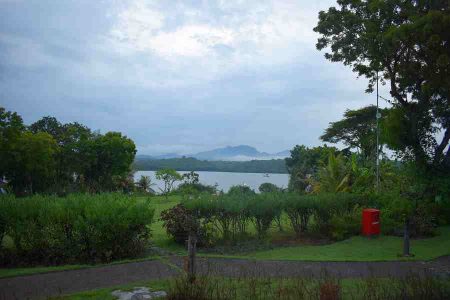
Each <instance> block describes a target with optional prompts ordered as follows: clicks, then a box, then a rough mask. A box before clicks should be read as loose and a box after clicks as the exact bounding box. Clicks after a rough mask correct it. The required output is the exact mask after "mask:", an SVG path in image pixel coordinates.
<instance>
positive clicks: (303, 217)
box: [283, 193, 315, 237]
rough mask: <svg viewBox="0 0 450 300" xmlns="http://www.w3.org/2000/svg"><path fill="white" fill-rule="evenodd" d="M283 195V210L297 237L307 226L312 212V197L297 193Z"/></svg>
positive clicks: (313, 203) (313, 205) (313, 204)
mask: <svg viewBox="0 0 450 300" xmlns="http://www.w3.org/2000/svg"><path fill="white" fill-rule="evenodd" d="M283 196H284V197H283V198H284V199H283V200H284V201H283V206H284V207H283V208H284V211H285V212H286V214H287V215H288V217H289V221H290V223H291V226H292V229H293V230H294V231H295V233H296V235H297V237H298V236H300V235H301V233H302V232H305V231H306V229H307V228H308V224H309V220H310V218H311V215H312V213H313V212H314V207H315V202H314V199H313V197H311V196H305V195H300V194H297V193H289V194H285V195H283Z"/></svg>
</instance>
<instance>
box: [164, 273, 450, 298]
mask: <svg viewBox="0 0 450 300" xmlns="http://www.w3.org/2000/svg"><path fill="white" fill-rule="evenodd" d="M449 297H450V284H449V283H448V282H447V281H445V280H443V279H439V278H433V277H429V276H418V275H411V276H408V277H406V278H401V279H399V278H374V277H368V278H365V279H346V280H339V279H337V278H333V277H329V276H327V275H326V274H323V275H322V276H320V277H318V278H312V277H294V278H274V277H258V278H255V277H239V276H237V277H234V278H224V277H214V276H206V275H204V276H199V277H197V279H196V280H195V281H194V282H191V281H189V280H188V279H187V277H179V278H176V279H174V280H172V281H171V283H170V286H169V290H168V295H167V298H166V299H169V300H187V299H189V300H212V299H219V300H228V299H230V300H231V299H267V300H268V299H283V300H301V299H324V300H328V299H330V300H336V299H364V300H385V299H417V300H419V299H420V300H421V299H429V300H432V299H436V300H438V299H439V300H440V299H442V300H443V299H449Z"/></svg>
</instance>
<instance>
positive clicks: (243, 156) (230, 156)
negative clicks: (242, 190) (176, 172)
mask: <svg viewBox="0 0 450 300" xmlns="http://www.w3.org/2000/svg"><path fill="white" fill-rule="evenodd" d="M289 155H290V151H289V150H285V151H281V152H278V153H273V154H270V153H266V152H259V151H258V150H257V149H256V148H254V147H251V146H248V145H239V146H227V147H224V148H217V149H213V150H209V151H203V152H199V153H194V154H186V155H180V154H177V153H168V154H163V155H157V156H149V155H138V156H137V159H171V158H181V157H193V158H196V159H198V160H210V161H216V160H222V161H249V160H268V159H281V158H286V157H288V156H289Z"/></svg>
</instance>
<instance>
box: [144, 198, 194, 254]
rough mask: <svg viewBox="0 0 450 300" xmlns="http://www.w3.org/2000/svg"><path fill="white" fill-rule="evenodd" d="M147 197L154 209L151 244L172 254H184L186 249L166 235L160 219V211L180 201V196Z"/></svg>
mask: <svg viewBox="0 0 450 300" xmlns="http://www.w3.org/2000/svg"><path fill="white" fill-rule="evenodd" d="M147 199H148V201H150V203H151V206H152V207H153V208H154V209H155V215H154V222H153V224H152V227H151V232H152V242H153V244H154V245H155V246H156V247H159V248H163V249H165V250H168V251H170V252H172V253H174V254H185V253H186V250H185V249H184V247H183V246H182V245H179V244H177V243H175V242H174V241H173V239H172V238H170V237H169V236H168V235H167V233H166V230H165V229H164V227H163V222H162V221H161V212H162V211H163V210H166V209H169V208H171V207H173V206H175V205H177V204H178V203H180V201H181V197H180V196H169V197H168V199H166V198H165V197H162V196H156V197H149V198H147Z"/></svg>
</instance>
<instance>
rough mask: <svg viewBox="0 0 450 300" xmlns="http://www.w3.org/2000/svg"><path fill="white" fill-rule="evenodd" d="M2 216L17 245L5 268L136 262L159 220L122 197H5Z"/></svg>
mask: <svg viewBox="0 0 450 300" xmlns="http://www.w3.org/2000/svg"><path fill="white" fill-rule="evenodd" d="M0 211H3V212H5V213H3V214H2V215H3V217H2V218H3V223H4V224H5V234H6V235H7V236H8V237H9V238H11V240H12V242H13V247H12V248H8V249H4V252H5V254H4V255H5V260H4V261H3V262H4V264H11V265H13V264H18V263H21V264H35V263H46V264H58V263H69V262H96V261H102V262H104V261H111V260H114V259H120V258H125V257H133V256H136V255H138V254H140V253H141V252H142V251H143V250H144V249H145V246H146V245H147V242H148V239H149V237H150V230H149V226H150V224H151V223H152V219H153V210H152V209H151V208H150V206H149V204H148V203H147V202H143V201H138V200H136V199H133V198H130V197H127V196H124V195H122V194H101V195H95V196H88V195H70V196H68V197H66V198H58V197H54V196H46V197H44V196H33V197H27V198H17V199H16V198H14V197H12V196H8V197H0ZM5 216H6V218H5Z"/></svg>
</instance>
